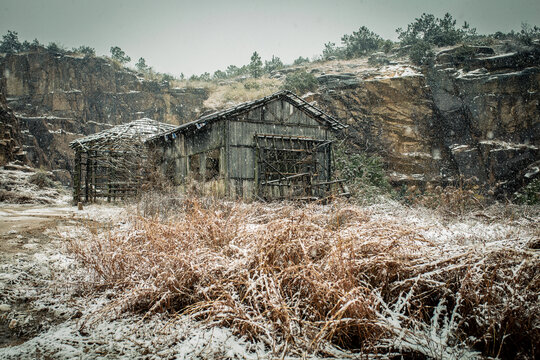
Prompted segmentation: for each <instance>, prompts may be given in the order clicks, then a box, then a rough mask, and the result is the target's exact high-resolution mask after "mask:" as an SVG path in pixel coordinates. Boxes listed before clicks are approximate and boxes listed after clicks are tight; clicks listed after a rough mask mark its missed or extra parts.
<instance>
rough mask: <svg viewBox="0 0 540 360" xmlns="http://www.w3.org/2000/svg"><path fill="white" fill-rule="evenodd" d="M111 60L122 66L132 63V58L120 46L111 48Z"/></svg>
mask: <svg viewBox="0 0 540 360" xmlns="http://www.w3.org/2000/svg"><path fill="white" fill-rule="evenodd" d="M111 58H112V59H113V60H115V61H118V62H119V63H120V64H126V63H128V62H130V61H131V58H130V57H129V56H127V55H126V53H125V52H124V51H123V50H122V49H120V48H119V47H118V46H112V47H111Z"/></svg>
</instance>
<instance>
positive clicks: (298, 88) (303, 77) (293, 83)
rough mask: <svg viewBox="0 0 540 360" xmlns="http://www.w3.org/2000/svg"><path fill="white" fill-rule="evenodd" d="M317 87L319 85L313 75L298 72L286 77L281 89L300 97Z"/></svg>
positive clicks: (301, 71) (303, 71) (302, 71)
mask: <svg viewBox="0 0 540 360" xmlns="http://www.w3.org/2000/svg"><path fill="white" fill-rule="evenodd" d="M318 86H319V83H318V82H317V79H316V78H315V76H313V74H310V73H308V72H306V71H305V70H299V71H295V72H293V73H290V74H288V75H287V77H286V78H285V82H284V83H283V87H282V88H283V89H285V90H290V91H292V92H293V93H296V94H298V95H302V94H305V93H307V92H310V91H315V90H317V87H318Z"/></svg>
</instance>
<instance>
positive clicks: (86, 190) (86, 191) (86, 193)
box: [84, 151, 92, 202]
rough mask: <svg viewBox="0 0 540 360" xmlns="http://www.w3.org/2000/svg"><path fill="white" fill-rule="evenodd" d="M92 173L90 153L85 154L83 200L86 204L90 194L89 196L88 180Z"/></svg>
mask: <svg viewBox="0 0 540 360" xmlns="http://www.w3.org/2000/svg"><path fill="white" fill-rule="evenodd" d="M91 172H92V160H90V152H89V151H87V152H86V175H85V177H84V200H85V201H86V202H88V200H89V199H90V198H91V196H92V194H90V185H89V180H90V177H91V176H92V175H91Z"/></svg>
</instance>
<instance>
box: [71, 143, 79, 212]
mask: <svg viewBox="0 0 540 360" xmlns="http://www.w3.org/2000/svg"><path fill="white" fill-rule="evenodd" d="M73 175H74V179H73V202H74V203H75V205H77V203H78V202H79V201H80V199H81V196H80V195H81V151H80V150H79V149H77V150H76V151H75V172H74V174H73Z"/></svg>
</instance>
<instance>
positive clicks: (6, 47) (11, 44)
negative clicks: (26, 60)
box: [0, 30, 22, 54]
mask: <svg viewBox="0 0 540 360" xmlns="http://www.w3.org/2000/svg"><path fill="white" fill-rule="evenodd" d="M21 50H22V44H21V43H20V41H19V34H17V33H16V32H15V31H11V30H8V32H7V34H6V35H2V43H1V44H0V52H2V53H7V54H13V53H17V52H19V51H21Z"/></svg>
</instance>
